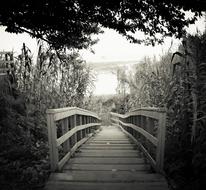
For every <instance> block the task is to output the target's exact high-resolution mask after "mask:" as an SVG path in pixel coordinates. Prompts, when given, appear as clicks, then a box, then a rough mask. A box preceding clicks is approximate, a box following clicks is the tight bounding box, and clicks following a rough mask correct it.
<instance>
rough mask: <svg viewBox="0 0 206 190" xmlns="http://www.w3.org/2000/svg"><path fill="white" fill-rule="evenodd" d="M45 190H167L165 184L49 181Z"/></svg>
mask: <svg viewBox="0 0 206 190" xmlns="http://www.w3.org/2000/svg"><path fill="white" fill-rule="evenodd" d="M45 190H168V187H167V184H166V183H165V182H162V181H161V182H147V183H144V182H139V183H137V182H133V183H105V182H104V183H91V182H76V183H75V182H65V181H61V182H60V181H50V182H49V183H48V184H47V187H46V189H45Z"/></svg>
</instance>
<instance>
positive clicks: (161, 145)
mask: <svg viewBox="0 0 206 190" xmlns="http://www.w3.org/2000/svg"><path fill="white" fill-rule="evenodd" d="M165 134H166V113H165V112H162V113H160V116H159V122H158V133H157V139H158V144H157V154H156V162H157V170H158V171H159V172H160V173H163V168H164V152H165Z"/></svg>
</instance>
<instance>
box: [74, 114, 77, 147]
mask: <svg viewBox="0 0 206 190" xmlns="http://www.w3.org/2000/svg"><path fill="white" fill-rule="evenodd" d="M76 126H77V115H76V114H75V115H74V127H76ZM76 143H77V133H75V134H74V145H75V144H76Z"/></svg>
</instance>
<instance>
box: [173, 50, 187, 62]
mask: <svg viewBox="0 0 206 190" xmlns="http://www.w3.org/2000/svg"><path fill="white" fill-rule="evenodd" d="M175 55H178V56H180V57H185V55H184V54H182V53H180V52H178V51H177V52H175V53H173V55H172V59H171V63H172V61H173V59H174V57H175Z"/></svg>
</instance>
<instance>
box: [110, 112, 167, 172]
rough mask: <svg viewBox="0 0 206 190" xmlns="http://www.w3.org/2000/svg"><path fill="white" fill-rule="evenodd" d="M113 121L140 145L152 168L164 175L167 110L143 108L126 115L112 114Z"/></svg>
mask: <svg viewBox="0 0 206 190" xmlns="http://www.w3.org/2000/svg"><path fill="white" fill-rule="evenodd" d="M111 121H112V123H113V125H117V126H119V127H120V128H121V129H122V130H123V131H124V132H125V133H126V134H127V135H129V136H130V137H131V138H132V139H133V140H134V141H135V142H136V143H137V144H138V145H139V147H140V148H141V150H142V151H143V153H144V154H145V156H146V157H147V158H148V160H149V162H150V163H151V165H152V167H153V168H154V169H155V170H156V171H157V172H160V173H162V172H163V165H164V148H165V130H166V129H165V125H166V112H165V110H164V109H160V108H141V109H136V110H134V111H131V112H129V113H126V114H124V115H122V114H117V113H111Z"/></svg>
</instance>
